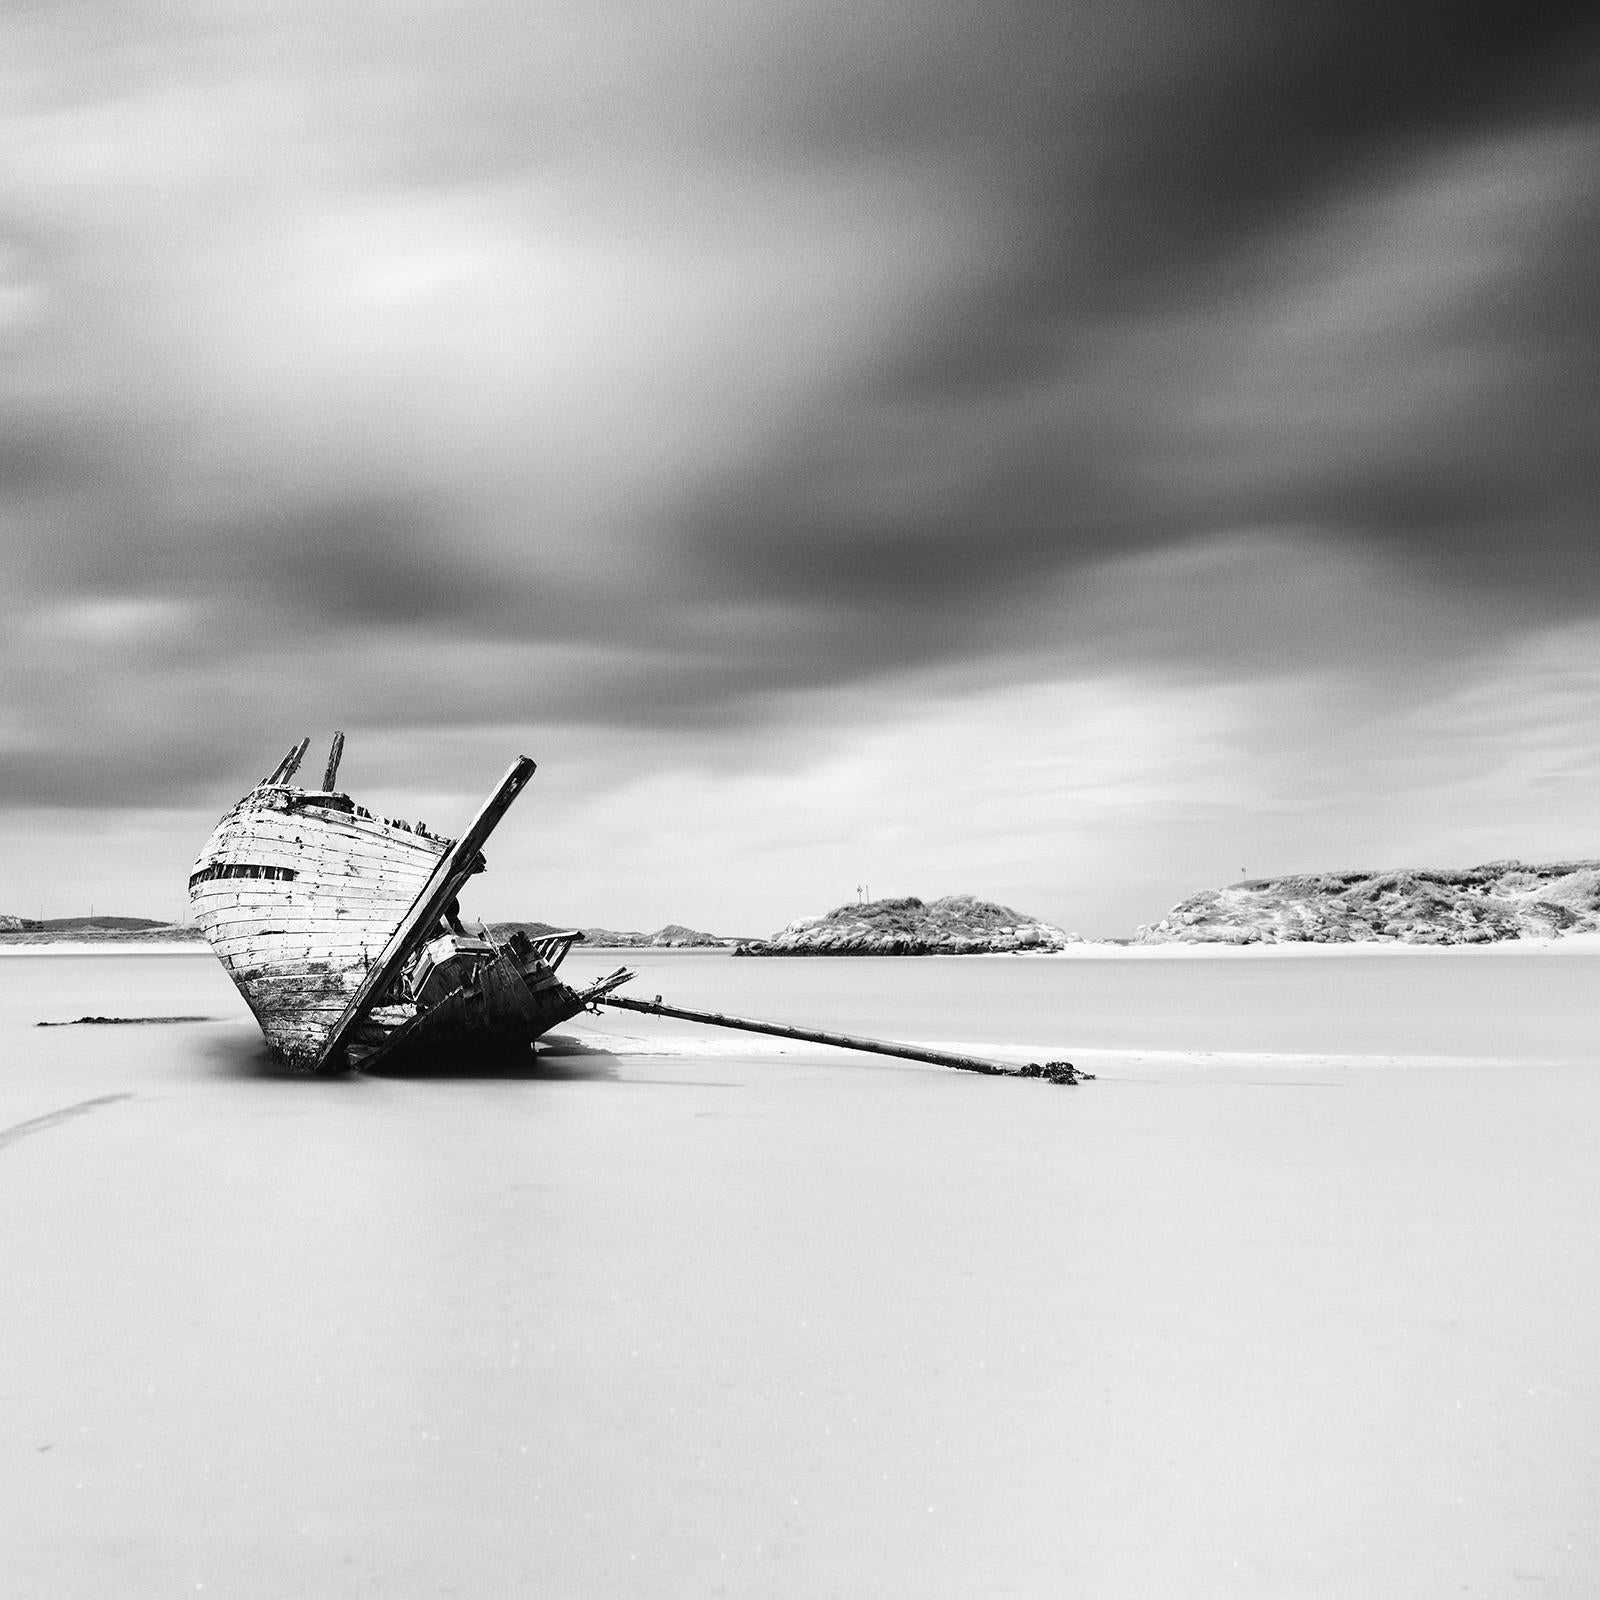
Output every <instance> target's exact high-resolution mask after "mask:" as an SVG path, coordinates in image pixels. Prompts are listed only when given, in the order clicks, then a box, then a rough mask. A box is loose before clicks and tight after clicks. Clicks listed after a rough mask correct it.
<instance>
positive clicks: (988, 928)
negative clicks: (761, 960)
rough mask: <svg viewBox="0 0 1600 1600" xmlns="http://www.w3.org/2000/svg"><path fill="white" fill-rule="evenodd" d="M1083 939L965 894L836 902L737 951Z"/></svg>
mask: <svg viewBox="0 0 1600 1600" xmlns="http://www.w3.org/2000/svg"><path fill="white" fill-rule="evenodd" d="M1080 942H1081V941H1080V940H1079V939H1078V936H1077V935H1076V934H1071V933H1064V932H1062V930H1061V929H1060V928H1057V927H1053V926H1052V925H1051V924H1050V923H1048V922H1040V921H1039V920H1038V919H1037V918H1035V917H1029V916H1024V915H1023V914H1022V913H1021V912H1020V911H1013V910H1012V909H1011V908H1010V906H1001V905H995V904H994V903H993V902H992V901H989V900H979V899H976V898H975V897H974V896H972V895H970V894H952V895H946V896H945V897H944V899H942V900H934V901H930V902H927V903H924V902H923V901H921V900H918V899H916V898H915V897H908V898H906V899H902V900H869V901H867V902H866V903H865V904H862V905H848V906H838V907H836V908H835V909H834V910H832V911H830V912H829V913H828V914H827V915H826V916H824V917H804V918H802V919H801V920H800V921H798V922H791V923H790V924H789V926H788V927H786V928H785V929H783V930H782V932H780V933H775V934H773V936H772V937H771V938H770V939H756V940H751V941H749V942H748V943H745V944H741V945H739V946H738V947H737V948H736V949H735V950H734V952H733V953H734V954H735V955H736V956H928V955H986V954H991V953H997V952H1002V951H1004V952H1021V951H1041V950H1060V949H1062V948H1063V947H1064V946H1066V945H1068V944H1077V943H1080Z"/></svg>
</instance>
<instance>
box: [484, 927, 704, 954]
mask: <svg viewBox="0 0 1600 1600" xmlns="http://www.w3.org/2000/svg"><path fill="white" fill-rule="evenodd" d="M489 927H490V931H491V932H492V933H493V934H494V936H495V937H496V938H497V939H509V938H510V937H511V935H512V934H513V933H518V932H521V933H525V934H527V935H528V937H529V938H531V939H537V938H540V937H541V936H543V935H545V934H549V933H563V932H567V931H569V930H570V928H571V924H570V923H568V924H567V926H566V928H557V927H556V925H555V924H554V923H551V922H492V923H490V924H489ZM582 931H583V942H584V943H585V944H587V945H594V946H596V947H598V948H600V949H604V950H700V949H707V950H715V949H721V948H723V947H724V946H726V945H730V944H732V943H733V942H734V941H733V940H732V939H724V938H722V937H720V936H719V935H717V934H715V933H702V932H701V931H700V929H698V928H686V927H684V925H683V924H682V923H681V922H669V923H668V924H667V925H666V926H665V927H664V928H657V929H656V931H655V932H654V933H623V932H619V931H618V930H617V929H615V928H585V929H583V930H582Z"/></svg>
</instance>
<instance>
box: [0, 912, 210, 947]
mask: <svg viewBox="0 0 1600 1600" xmlns="http://www.w3.org/2000/svg"><path fill="white" fill-rule="evenodd" d="M200 938H201V934H200V930H199V929H198V928H195V927H191V926H188V925H187V924H184V923H176V922H162V921H160V920H159V919H157V918H155V917H45V918H43V919H42V920H41V919H40V918H38V917H19V916H14V915H11V914H10V913H0V945H8V944H25V945H35V944H119V943H120V944H170V943H173V942H174V941H181V942H183V943H190V942H196V941H199V940H200Z"/></svg>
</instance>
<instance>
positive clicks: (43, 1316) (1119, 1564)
mask: <svg viewBox="0 0 1600 1600" xmlns="http://www.w3.org/2000/svg"><path fill="white" fill-rule="evenodd" d="M623 959H626V960H627V961H628V964H629V965H631V966H635V967H639V968H640V969H641V976H640V979H639V981H638V982H637V983H636V984H635V985H633V992H636V993H640V994H645V995H648V994H651V993H654V992H657V991H661V992H663V993H666V994H667V995H668V997H669V998H671V999H676V1000H679V1001H681V1002H683V1003H687V1004H690V1005H701V1004H717V1005H718V1006H719V1008H721V1009H725V1010H734V1011H739V1010H742V1011H745V1012H746V1013H748V1014H753V1015H756V1016H774V1017H777V1018H779V1019H784V1020H795V1021H810V1022H815V1023H818V1024H820V1025H822V1026H833V1027H855V1028H857V1029H860V1030H862V1031H867V1032H873V1033H878V1034H881V1035H889V1036H895V1035H899V1036H901V1037H915V1038H921V1039H924V1040H927V1041H930V1042H935V1041H937V1042H945V1043H952V1044H963V1045H967V1046H987V1047H989V1048H993V1049H996V1050H1001V1051H1005V1052H1007V1053H1010V1054H1012V1055H1014V1056H1017V1057H1019V1058H1025V1057H1027V1056H1028V1055H1030V1054H1033V1053H1035V1052H1037V1051H1038V1050H1039V1049H1041V1048H1044V1049H1048V1050H1049V1051H1050V1053H1053V1054H1061V1053H1066V1054H1067V1055H1069V1056H1070V1057H1071V1058H1072V1059H1074V1060H1077V1061H1079V1062H1080V1064H1083V1065H1086V1066H1088V1067H1089V1068H1090V1069H1091V1070H1093V1071H1096V1072H1097V1073H1099V1078H1098V1080H1097V1081H1096V1082H1094V1083H1091V1084H1086V1085H1083V1086H1081V1087H1079V1088H1055V1087H1051V1086H1049V1085H1045V1084H1041V1083H1038V1082H1036V1081H1013V1080H994V1079H983V1078H975V1077H969V1076H966V1075H963V1074H957V1073H952V1072H947V1071H942V1070H940V1069H937V1068H925V1067H918V1066H915V1065H912V1064H909V1063H900V1062H892V1061H880V1060H872V1059H867V1058H860V1057H852V1056H845V1055H840V1054H836V1053H829V1052H825V1051H821V1050H816V1049H813V1048H811V1047H807V1046H798V1045H795V1046H785V1045H780V1044H779V1043H778V1042H777V1041H769V1040H761V1039H753V1038H744V1037H742V1036H739V1035H735V1034H708V1033H704V1032H695V1031H694V1030H692V1029H690V1028H688V1027H687V1026H686V1025H674V1024H668V1023H662V1024H661V1025H660V1026H657V1025H656V1024H655V1023H654V1022H653V1021H651V1020H649V1019H644V1018H639V1017H635V1016H631V1015H613V1016H611V1017H608V1018H606V1019H603V1020H602V1021H599V1022H585V1023H583V1024H582V1025H578V1024H574V1025H573V1026H571V1027H570V1028H569V1029H568V1030H566V1038H567V1040H568V1041H569V1042H568V1044H567V1045H566V1049H567V1050H568V1052H569V1053H566V1054H562V1055H555V1054H551V1055H547V1056H546V1057H545V1058H544V1059H543V1061H542V1062H541V1063H540V1064H539V1065H538V1066H537V1068H536V1069H535V1070H534V1071H533V1072H531V1073H529V1074H527V1075H524V1076H520V1077H504V1076H499V1077H481V1078H473V1077H470V1076H463V1077H454V1078H429V1079H410V1080H407V1079H398V1078H370V1079H352V1080H349V1081H339V1082H332V1083H315V1082H313V1083H308V1082H302V1081H288V1080H282V1079H278V1078H274V1077H271V1076H268V1075H265V1074H263V1072H262V1071H261V1065H262V1063H261V1056H260V1051H259V1048H258V1042H257V1036H255V1035H254V1032H253V1028H252V1025H251V1024H250V1022H249V1019H248V1017H247V1016H246V1015H245V1014H244V1013H243V1011H242V1008H241V1006H240V1004H239V1002H238V1000H237V997H236V996H235V995H234V992H233V990H232V988H231V986H230V985H228V983H227V982H226V980H225V979H224V977H223V976H222V974H221V972H220V970H219V969H217V967H216V966H215V963H214V962H212V961H211V959H210V958H209V957H208V956H204V955H181V956H180V955H168V956H157V955H143V954H141V955H128V956H123V955H95V956H64V955H42V956H32V957H28V956H14V957H12V956H8V957H3V958H0V1052H3V1066H0V1204H3V1206H4V1210H5V1217H6V1228H5V1238H6V1267H7V1272H6V1277H7V1283H8V1288H9V1293H8V1297H7V1314H6V1316H5V1318H4V1319H3V1321H0V1373H3V1379H0V1381H3V1383H4V1387H5V1392H6V1399H7V1405H6V1411H7V1419H8V1426H7V1428H6V1430H5V1443H4V1445H3V1446H0V1461H3V1463H4V1464H3V1467H0V1499H3V1503H4V1504H5V1506H6V1507H7V1515H6V1516H5V1517H4V1518H3V1519H0V1575H3V1579H4V1584H3V1586H4V1592H5V1593H6V1594H7V1595H8V1596H10V1595H15V1596H18V1597H33V1596H39V1597H46V1596H48V1597H50V1600H76V1597H79V1596H83V1597H87V1596H95V1597H97V1600H98V1597H101V1596H104V1595H107V1594H115V1595H118V1596H141V1597H142V1596H157V1595H160V1596H169V1595H176V1594H192V1593H208V1594H222V1595H228V1596H241V1597H257V1596H259V1597H263V1600H264V1597H268V1596H271V1597H282V1596H308V1597H309V1596H338V1597H344V1596H352V1597H353V1596H374V1597H376V1596H383V1597H409V1596H424V1595H426V1596H432V1595H449V1594H461V1595H472V1596H478V1595H496V1596H498V1595H522V1594H527V1595H538V1596H541V1597H542V1596H556V1597H564V1596H574V1597H577V1596H585V1597H587V1596H629V1597H632V1596H639V1597H645V1596H652V1597H655V1596H706V1595H719V1594H725V1595H730V1596H749V1595H760V1596H781V1597H790V1596H792V1597H796V1600H800V1597H805V1600H814V1597H819V1596H840V1597H852V1600H853V1597H856V1596H862V1595H871V1596H891V1597H901V1596H904V1597H906V1600H911V1597H926V1596H952V1597H953V1596H963V1597H966V1596H972V1595H982V1596H988V1595H1007V1594H1009V1595H1019V1596H1029V1597H1032V1596H1053V1595H1058V1594H1069V1593H1070V1594H1081V1595H1085V1596H1094V1597H1111V1600H1122V1597H1128V1600H1133V1597H1139V1600H1144V1597H1148V1596H1153V1595H1183V1596H1186V1597H1188V1596H1219V1597H1220V1596H1260V1597H1262V1600H1266V1597H1273V1600H1281V1597H1298V1596H1328V1597H1333V1596H1340V1597H1343V1596H1350V1595H1361V1596H1363V1597H1387V1596H1393V1597H1395V1600H1401V1597H1405V1600H1412V1597H1418V1596H1434V1595H1438V1596H1445V1595H1451V1596H1455V1595H1461V1594H1476V1595H1487V1596H1502V1595H1515V1594H1524V1593H1526V1594H1538V1595H1541V1596H1579V1595H1585V1596H1592V1595H1595V1594H1600V1523H1597V1519H1596V1518H1595V1517H1594V1515H1593V1506H1594V1505H1595V1503H1596V1501H1597V1499H1600V1446H1597V1444H1596V1441H1597V1440H1600V1385H1597V1379H1596V1375H1595V1361H1594V1352H1595V1350H1596V1349H1600V1280H1597V1274H1596V1272H1595V1266H1594V1263H1595V1261H1596V1259H1597V1256H1600V1208H1597V1206H1596V1204H1595V1190H1596V1174H1597V1171H1600V1064H1597V1062H1596V1060H1595V1055H1594V1052H1593V1051H1592V1049H1591V1048H1590V1046H1589V1044H1588V1035H1589V1032H1590V1022H1589V1018H1590V1014H1591V1011H1592V1005H1591V996H1592V995H1593V993H1594V990H1595V978H1596V977H1600V954H1596V953H1593V952H1590V951H1583V952H1580V953H1569V954H1563V953H1559V952H1545V953H1539V952H1518V953H1515V954H1500V953H1496V952H1493V951H1479V950H1470V951H1460V952H1447V953H1441V954H1430V956H1429V958H1428V959H1425V960H1408V959H1406V958H1405V957H1403V956H1395V955H1373V956H1370V957H1366V958H1361V959H1358V958H1350V957H1345V958H1343V959H1339V958H1331V959H1328V960H1316V959H1310V960H1302V961H1295V962H1282V961H1280V962H1276V963H1274V962H1272V961H1251V960H1249V959H1248V958H1242V959H1238V960H1232V961H1226V962H1219V961H1200V960H1185V959H1184V958H1183V957H1182V956H1181V955H1175V956H1174V957H1173V958H1172V959H1170V960H1166V961H1151V960H1149V959H1142V960H1139V959H1130V960H1128V961H1117V960H1116V959H1114V958H1112V959H1104V960H1095V961H1091V962H1082V961H1080V962H1077V963H1072V962H1067V961H1062V962H1057V963H1052V962H1048V961H1029V960H1022V961H1015V960H1007V959H1004V958H998V959H969V960H943V961H920V962H876V961H868V962H816V961H809V962H738V961H733V960H731V959H729V958H727V957H721V956H698V955H685V956H677V955H675V954H668V953H662V954H650V953H642V952H641V953H632V952H630V953H628V954H627V956H626V957H623V956H618V957H617V958H616V960H617V961H620V960H623ZM577 963H578V958H577V957H574V964H577ZM615 964H616V961H612V960H611V959H610V958H609V956H608V955H606V954H604V953H600V952H592V953H589V954H588V955H587V956H586V957H584V958H583V963H582V970H583V971H585V972H588V971H590V970H593V971H596V972H598V971H600V970H604V969H605V968H606V967H608V966H610V965H615ZM83 1014H102V1015H105V1014H111V1015H117V1014H121V1015H192V1014H203V1015H207V1016H211V1017H214V1018H216V1019H217V1020H216V1021H213V1022H208V1023H200V1024H179V1025H172V1026H165V1027H162V1026H148V1027H139V1028H104V1027H95V1028H52V1029H36V1028H34V1027H33V1024H34V1023H35V1022H38V1021H44V1020H52V1021H60V1020H66V1019H69V1018H71V1017H73V1016H77V1015H83Z"/></svg>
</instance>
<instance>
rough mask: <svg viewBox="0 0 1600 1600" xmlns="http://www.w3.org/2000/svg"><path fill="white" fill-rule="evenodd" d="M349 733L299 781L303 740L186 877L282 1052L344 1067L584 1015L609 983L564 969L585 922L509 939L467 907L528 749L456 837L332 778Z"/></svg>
mask: <svg viewBox="0 0 1600 1600" xmlns="http://www.w3.org/2000/svg"><path fill="white" fill-rule="evenodd" d="M342 746H343V735H339V736H337V737H336V738H335V740H334V748H333V752H332V754H331V755H330V757H329V761H328V768H327V772H326V774H325V776H324V780H323V786H322V788H321V789H306V788H302V787H298V786H296V785H295V784H293V783H292V781H291V780H292V779H293V777H294V774H295V772H296V770H297V769H298V767H299V764H300V760H301V758H302V757H303V756H304V754H305V748H306V744H305V741H302V742H301V744H300V745H299V746H298V747H297V748H296V749H295V750H293V751H291V752H290V753H289V755H288V756H286V757H285V758H284V760H283V761H281V762H280V763H279V764H278V766H277V767H276V768H275V769H274V771H273V772H272V773H271V774H270V775H269V776H268V777H267V778H265V779H263V780H262V781H261V782H260V783H259V784H257V785H256V787H255V788H254V789H252V790H251V791H250V792H249V793H248V794H247V795H245V797H244V798H243V799H242V800H240V801H239V803H238V804H237V805H236V806H234V807H233V809H232V810H231V811H229V812H228V814H227V815H226V816H224V817H223V818H222V820H221V821H220V822H219V823H218V824H217V826H216V829H215V830H214V831H213V833H212V835H211V837H210V838H209V839H208V840H207V841H206V844H205V847H204V848H203V849H202V850H201V852H200V856H199V859H198V860H197V861H196V862H195V866H194V871H193V872H192V873H191V874H190V878H189V901H190V907H191V910H192V912H193V915H194V919H195V922H196V923H197V924H198V926H199V927H200V929H201V930H202V932H203V933H204V934H205V936H206V938H207V940H208V941H209V942H210V944H211V947H212V949H213V950H215V951H216V953H217V956H218V958H219V959H220V960H221V962H222V965H223V966H224V967H225V968H226V969H227V972H228V974H229V976H230V977H231V978H232V979H233V981H234V983H235V984H236V985H237V986H238V989H239V992H240V993H241V994H242V995H243V996H244V998H245V1002H246V1004H248V1005H249V1007H250V1009H251V1011H252V1012H254V1014H255V1016H256V1020H257V1021H258V1022H259V1023H260V1024H261V1031H262V1033H263V1034H264V1035H265V1036H266V1040H267V1043H268V1045H269V1047H270V1048H271V1050H272V1052H273V1054H274V1056H275V1057H276V1058H277V1059H278V1060H279V1061H280V1062H281V1063H282V1064H283V1065H284V1066H287V1067H289V1068H291V1069H293V1070H297V1071H307V1072H336V1071H342V1070H345V1069H346V1068H349V1067H358V1066H359V1067H368V1066H373V1065H376V1064H377V1063H378V1062H379V1061H380V1060H391V1059H399V1060H406V1059H416V1058H420V1057H425V1056H429V1055H439V1054H441V1053H445V1054H448V1053H449V1052H450V1051H451V1050H452V1049H458V1048H459V1047H461V1046H462V1045H468V1044H471V1045H477V1046H480V1047H481V1046H484V1045H493V1044H500V1045H508V1044H509V1045H517V1044H527V1043H531V1042H532V1040H534V1039H536V1038H537V1037H538V1036H539V1035H540V1034H542V1033H544V1032H545V1031H546V1030H547V1029H549V1028H552V1027H554V1026H555V1025H556V1024H557V1023H560V1022H563V1021H565V1020H566V1019H567V1018H568V1017H572V1016H576V1015H577V1013H578V1012H579V1011H581V1010H582V1009H583V1008H584V1005H585V1003H586V1001H588V1000H589V999H591V998H592V997H593V996H594V994H595V992H596V991H594V990H591V991H588V992H587V993H585V994H579V993H578V992H577V991H575V990H573V989H570V988H569V987H568V986H567V985H566V984H564V983H563V982H562V981H561V980H560V978H559V977H557V975H556V968H557V967H558V966H559V965H560V963H561V960H562V958H563V957H564V956H565V955H566V953H567V950H568V949H569V948H570V947H571V945H572V943H573V942H574V940H575V939H576V938H577V937H579V936H578V935H577V934H576V933H572V934H556V935H552V936H549V937H547V938H544V939H529V938H527V937H526V936H525V935H521V934H518V935H514V936H513V938H512V939H511V940H509V941H507V942H505V943H503V944H502V943H501V942H500V941H498V940H496V939H495V938H493V937H492V936H491V935H490V934H489V932H488V930H487V929H485V928H481V927H478V928H471V929H469V928H468V927H466V926H464V925H463V924H462V922H461V920H460V917H459V915H458V913H457V909H456V897H457V895H458V894H459V893H460V891H461V888H462V886H463V885H464V884H465V883H466V881H467V879H468V878H470V877H471V876H472V875H473V874H474V873H477V872H481V871H482V870H483V867H484V860H483V855H482V847H483V843H484V841H485V840H486V839H487V838H488V836H489V834H490V833H491V832H492V831H493V829H494V827H495V825H496V823H498V822H499V820H500V818H501V817H502V816H503V815H504V814H505V811H506V809H507V808H508V807H509V806H510V804H511V802H512V801H513V800H514V799H515V798H516V796H517V795H518V794H519V793H520V792H521V791H522V789H523V787H524V786H525V785H526V783H527V781H528V779H529V778H530V777H531V776H532V775H533V770H534V764H533V762H532V761H530V760H529V759H528V758H527V757H526V756H524V757H521V758H519V760H518V761H517V762H516V763H515V764H514V765H513V766H512V768H511V770H510V771H509V772H508V773H507V774H506V776H505V778H504V779H503V780H502V781H501V783H500V786H499V787H498V788H497V789H496V790H495V792H494V794H493V795H491V796H490V798H489V799H488V800H487V801H486V802H485V803H484V805H483V807H482V809H481V810H480V811H479V812H478V815H477V816H476V817H475V818H474V819H473V822H472V824H471V826H470V827H468V829H467V831H466V832H465V833H464V834H463V835H462V836H461V838H460V839H459V840H452V839H445V838H441V837H440V836H438V835H437V834H434V833H431V832H429V831H428V830H427V829H426V828H425V827H424V826H423V825H422V824H420V823H419V824H416V825H412V824H409V823H404V822H397V821H393V820H391V819H389V818H386V817H380V816H376V815H374V814H373V813H372V812H370V811H368V810H367V809H366V808H365V807H364V806H359V805H357V804H356V803H355V802H354V801H353V800H351V798H350V797H349V796H348V795H346V794H343V793H340V792H338V791H337V790H335V789H334V787H333V785H334V781H335V778H336V776H337V770H338V764H339V756H340V754H341V751H342ZM600 987H601V988H602V989H603V988H604V985H602V986H600Z"/></svg>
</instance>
